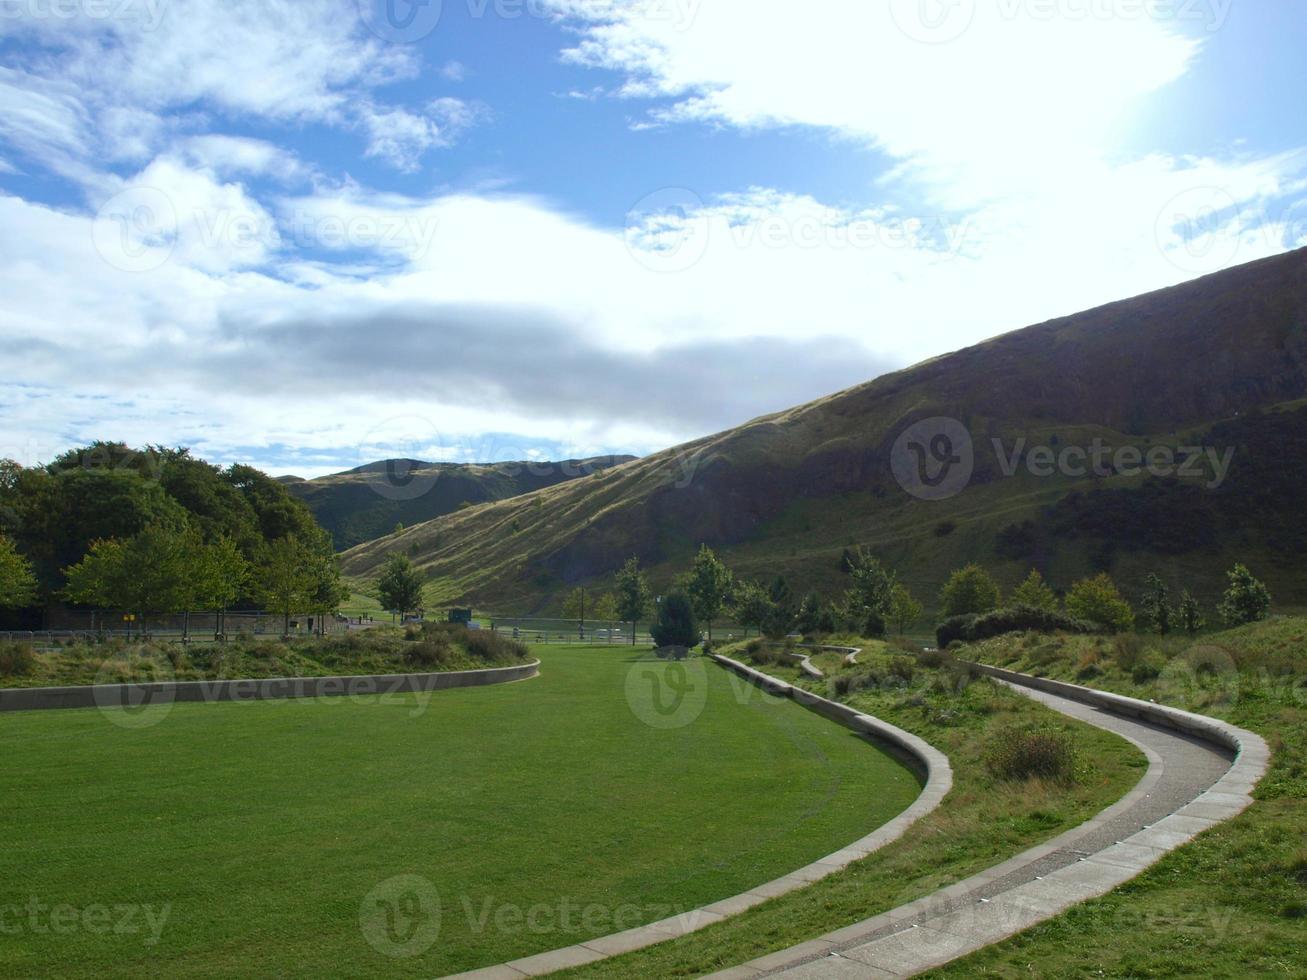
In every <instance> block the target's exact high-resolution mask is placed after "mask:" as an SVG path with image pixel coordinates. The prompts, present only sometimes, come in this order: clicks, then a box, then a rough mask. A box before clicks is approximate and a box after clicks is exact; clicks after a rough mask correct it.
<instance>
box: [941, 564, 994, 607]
mask: <svg viewBox="0 0 1307 980" xmlns="http://www.w3.org/2000/svg"><path fill="white" fill-rule="evenodd" d="M940 600H941V604H942V605H943V607H944V615H946V616H965V615H968V614H976V615H979V614H981V613H987V612H989V611H990V610H991V609H995V608H997V607H998V604H999V602H1000V601H1001V594H1000V592H999V588H998V583H997V582H995V581H994V580H993V579H992V578H990V576H989V573H988V572H986V571H985V570H984V569H983V568H981V567H980V566H979V565H968V566H967V567H966V568H962V569H959V570H958V571H956V572H954V573H953V574H952V575H951V576H949V580H948V582H947V583H945V585H944V588H943V589H942V590H941V591H940Z"/></svg>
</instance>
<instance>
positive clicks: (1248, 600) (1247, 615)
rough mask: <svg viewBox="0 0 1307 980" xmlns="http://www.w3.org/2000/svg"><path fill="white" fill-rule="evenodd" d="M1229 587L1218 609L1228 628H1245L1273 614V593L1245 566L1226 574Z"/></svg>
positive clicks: (1237, 566) (1235, 567)
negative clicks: (1247, 624)
mask: <svg viewBox="0 0 1307 980" xmlns="http://www.w3.org/2000/svg"><path fill="white" fill-rule="evenodd" d="M1226 578H1227V579H1228V581H1229V585H1228V587H1227V588H1226V590H1225V596H1224V597H1223V598H1222V599H1221V604H1220V605H1219V606H1218V607H1217V609H1218V611H1219V612H1220V613H1221V619H1222V620H1224V621H1225V625H1227V626H1243V625H1244V624H1245V623H1255V622H1257V621H1259V620H1262V619H1265V618H1266V617H1267V616H1269V615H1270V612H1271V593H1270V591H1269V590H1268V589H1267V588H1266V586H1265V585H1264V584H1263V583H1262V582H1260V581H1258V579H1257V578H1256V577H1254V575H1253V573H1252V572H1250V571H1248V569H1247V568H1246V567H1244V566H1243V565H1235V566H1234V568H1232V569H1230V571H1229V572H1227V573H1226Z"/></svg>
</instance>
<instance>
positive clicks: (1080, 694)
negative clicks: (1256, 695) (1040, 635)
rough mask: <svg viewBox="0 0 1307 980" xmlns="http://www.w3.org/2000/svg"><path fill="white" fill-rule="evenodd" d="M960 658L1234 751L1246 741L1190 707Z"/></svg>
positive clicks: (998, 675) (1011, 679)
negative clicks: (1173, 706)
mask: <svg viewBox="0 0 1307 980" xmlns="http://www.w3.org/2000/svg"><path fill="white" fill-rule="evenodd" d="M962 662H963V663H968V665H969V666H971V667H973V668H974V669H975V670H978V671H979V672H980V673H982V674H985V675H986V676H988V677H993V678H995V679H997V680H1001V681H1007V682H1008V683H1009V684H1017V685H1020V686H1021V687H1030V688H1034V689H1035V690H1036V691H1045V692H1047V693H1049V694H1056V695H1058V696H1059V697H1064V698H1069V699H1070V700H1072V701H1079V702H1080V703H1081V704H1092V705H1093V706H1094V707H1096V708H1103V709H1104V710H1106V711H1111V712H1112V713H1113V714H1118V715H1125V716H1127V717H1129V718H1138V719H1139V720H1141V721H1147V722H1151V723H1153V724H1155V725H1161V726H1163V727H1165V728H1170V729H1173V730H1175V731H1178V732H1182V733H1184V734H1185V735H1192V736H1194V737H1195V738H1200V739H1202V740H1204V741H1207V742H1212V743H1214V744H1216V745H1223V746H1225V747H1226V748H1228V749H1230V750H1231V751H1233V752H1234V753H1235V754H1236V755H1238V754H1239V753H1240V752H1242V751H1243V750H1244V747H1245V746H1246V745H1247V744H1248V741H1249V740H1248V737H1247V736H1248V735H1249V734H1250V733H1248V732H1244V731H1242V729H1238V728H1235V727H1234V726H1233V725H1227V724H1226V723H1225V722H1222V721H1218V720H1216V719H1215V718H1208V717H1205V716H1204V715H1196V714H1193V713H1192V712H1189V711H1181V710H1180V709H1179V708H1169V707H1167V706H1166V705H1164V704H1154V703H1153V702H1151V701H1140V700H1139V699H1138V698H1130V697H1126V696H1125V695H1124V694H1112V693H1110V692H1108V691H1097V690H1095V689H1093V688H1091V687H1081V686H1080V685H1079V684H1069V683H1067V682H1066V681H1055V680H1052V679H1050V678H1047V677H1035V676H1033V675H1031V674H1020V673H1017V672H1016V671H1014V670H1005V669H1004V668H1002V667H991V666H989V665H988V664H974V663H969V662H968V661H962ZM1259 741H1260V739H1259Z"/></svg>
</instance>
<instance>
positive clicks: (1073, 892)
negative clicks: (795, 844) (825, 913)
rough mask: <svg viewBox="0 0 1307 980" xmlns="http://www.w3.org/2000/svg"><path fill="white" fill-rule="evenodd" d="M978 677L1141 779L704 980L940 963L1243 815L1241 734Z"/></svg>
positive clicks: (1257, 752) (1248, 753)
mask: <svg viewBox="0 0 1307 980" xmlns="http://www.w3.org/2000/svg"><path fill="white" fill-rule="evenodd" d="M980 669H981V670H983V671H984V672H985V673H987V674H989V675H991V676H994V677H995V678H996V679H997V680H998V682H999V683H1003V684H1008V685H1009V686H1011V687H1013V688H1014V689H1016V690H1018V691H1020V692H1021V693H1022V694H1025V695H1026V696H1028V697H1031V698H1034V699H1036V700H1038V701H1041V702H1043V703H1044V704H1046V705H1048V706H1049V707H1050V708H1053V709H1054V710H1056V711H1059V712H1061V713H1062V714H1065V715H1069V716H1070V717H1073V718H1078V719H1080V720H1082V721H1085V722H1087V723H1089V724H1091V725H1095V726H1097V727H1099V728H1103V729H1106V730H1108V731H1111V732H1114V733H1116V734H1118V735H1120V736H1122V737H1123V738H1125V739H1128V740H1129V741H1131V742H1133V743H1134V744H1135V745H1137V746H1139V747H1140V748H1141V749H1142V750H1143V751H1144V753H1145V754H1146V755H1147V757H1148V761H1149V767H1148V772H1147V774H1146V775H1145V776H1144V777H1143V779H1141V780H1140V782H1139V784H1138V785H1137V786H1136V787H1135V789H1134V790H1132V791H1131V792H1130V793H1129V794H1127V795H1126V796H1125V797H1124V798H1123V799H1122V800H1120V801H1119V802H1118V803H1116V804H1115V805H1113V806H1112V807H1109V808H1108V809H1107V810H1104V811H1103V812H1102V813H1101V814H1099V815H1098V816H1097V817H1095V818H1094V819H1093V820H1090V821H1089V822H1087V823H1084V824H1081V825H1080V826H1079V827H1075V828H1073V829H1072V830H1070V831H1067V832H1066V833H1064V834H1062V835H1061V836H1059V837H1057V838H1055V839H1054V840H1052V841H1049V842H1048V843H1046V844H1043V845H1041V846H1039V847H1035V848H1032V849H1030V850H1028V851H1026V852H1024V853H1022V854H1019V855H1017V856H1016V857H1014V858H1012V859H1011V860H1009V861H1006V862H1004V863H1003V864H1000V865H998V866H997V867H994V868H991V869H989V870H988V871H985V872H982V873H981V874H978V875H975V876H973V877H971V878H968V879H966V880H965V881H962V882H959V883H958V884H956V885H953V886H951V887H949V888H946V889H943V890H942V891H939V892H936V893H935V894H933V895H930V896H928V897H926V898H923V899H921V900H919V901H916V902H913V903H911V904H909V905H904V906H901V907H899V908H896V909H893V910H891V911H889V912H886V913H883V914H881V915H878V916H875V917H874V918H871V919H867V920H865V921H863V922H860V923H857V924H855V925H852V926H849V927H847V928H844V929H840V930H838V931H836V932H832V933H828V934H827V935H825V936H822V937H821V938H819V939H815V940H812V941H811V942H807V943H803V944H801V945H799V946H795V947H792V948H791V949H787V950H782V951H780V952H778V953H774V954H772V955H770V956H765V957H762V958H760V959H757V960H754V961H752V962H750V963H746V964H744V965H742V966H738V967H734V968H732V969H729V970H725V971H722V972H720V973H716V974H713V976H714V977H717V978H719V980H734V978H745V977H758V976H782V977H787V978H791V980H802V978H814V980H815V978H821V980H831V978H834V980H839V978H850V980H853V978H857V980H862V978H876V977H901V976H913V975H915V974H917V973H920V972H922V971H924V970H928V969H930V968H932V967H936V966H940V965H942V964H944V963H947V962H949V961H950V960H953V959H956V958H957V957H959V956H963V955H965V954H967V953H971V952H974V951H975V950H977V949H980V948H982V947H984V946H987V945H990V944H992V943H995V942H998V941H1000V940H1002V939H1005V938H1007V937H1009V936H1011V935H1014V934H1016V933H1018V932H1021V931H1022V930H1024V929H1027V928H1029V927H1030V926H1032V925H1035V924H1036V923H1038V922H1042V921H1044V920H1046V919H1049V918H1052V917H1053V916H1055V915H1057V914H1058V913H1059V912H1061V911H1063V910H1064V909H1066V908H1069V907H1070V906H1072V905H1075V904H1078V903H1080V902H1084V901H1087V900H1089V899H1091V898H1095V897H1098V896H1099V895H1103V894H1106V893H1107V892H1109V891H1111V890H1112V889H1114V888H1116V887H1117V886H1118V885H1121V884H1123V883H1124V882H1126V881H1129V880H1130V879H1131V878H1133V877H1135V876H1136V875H1138V874H1139V873H1140V872H1142V871H1143V870H1144V869H1146V868H1147V867H1149V866H1150V865H1152V864H1153V863H1154V862H1156V861H1158V860H1159V859H1161V858H1162V857H1163V856H1164V855H1165V854H1166V853H1168V852H1169V851H1171V850H1174V849H1175V848H1177V847H1180V846H1181V845H1183V844H1184V843H1186V842H1187V841H1189V840H1190V839H1192V838H1193V837H1194V836H1196V835H1197V834H1200V833H1202V832H1203V831H1205V830H1207V829H1209V828H1211V827H1213V826H1215V825H1216V824H1217V823H1219V822H1221V821H1222V820H1227V819H1230V818H1231V817H1233V816H1235V815H1237V814H1238V813H1240V812H1242V811H1243V809H1244V808H1246V807H1247V806H1248V805H1249V804H1250V803H1251V802H1252V800H1251V796H1250V794H1251V792H1252V790H1253V788H1254V787H1255V786H1256V784H1257V781H1258V780H1259V779H1260V778H1261V776H1262V775H1263V773H1264V772H1265V769H1266V765H1267V762H1268V760H1269V751H1268V750H1267V748H1266V744H1265V743H1264V742H1263V741H1262V740H1261V739H1260V738H1259V737H1258V736H1256V735H1254V734H1252V733H1251V732H1246V731H1243V730H1242V729H1237V728H1234V727H1233V726H1229V725H1225V724H1224V723H1221V722H1217V721H1215V720H1214V719H1208V718H1204V717H1202V716H1199V715H1191V714H1188V713H1186V712H1181V711H1176V710H1175V709H1170V708H1163V707H1160V706H1157V705H1152V704H1148V703H1145V702H1140V701H1135V700H1134V699H1130V698H1124V697H1120V696H1117V695H1106V694H1102V693H1101V692H1094V691H1091V690H1089V689H1086V688H1076V687H1075V686H1074V685H1065V684H1058V683H1056V682H1048V681H1042V680H1037V679H1034V678H1027V677H1025V676H1024V675H1019V674H1013V673H1011V672H1008V671H1001V670H997V669H995V668H985V667H982V668H980ZM1031 685H1038V686H1039V687H1043V688H1047V689H1046V690H1036V689H1034V688H1033V687H1032V686H1031ZM1086 700H1089V701H1092V702H1096V703H1085V702H1086ZM1141 715H1142V716H1149V717H1151V718H1152V719H1153V720H1143V719H1142V718H1140V717H1137V716H1141ZM1132 716H1136V717H1132ZM1157 722H1163V723H1164V724H1159V723H1157ZM1236 748H1237V755H1236V751H1235V750H1236ZM1232 760H1233V762H1234V764H1233V765H1232V764H1231V763H1232Z"/></svg>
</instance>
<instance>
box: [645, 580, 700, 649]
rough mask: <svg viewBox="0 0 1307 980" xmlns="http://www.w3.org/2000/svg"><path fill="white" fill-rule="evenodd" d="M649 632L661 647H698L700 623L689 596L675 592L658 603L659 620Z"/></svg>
mask: <svg viewBox="0 0 1307 980" xmlns="http://www.w3.org/2000/svg"><path fill="white" fill-rule="evenodd" d="M649 633H650V635H651V636H652V637H653V641H654V643H655V644H657V645H658V646H660V647H697V646H698V645H699V639H700V637H699V624H698V623H697V622H696V621H695V618H694V608H693V606H691V604H690V598H689V596H687V595H686V594H685V593H683V592H673V593H672V594H671V595H669V596H667V597H666V598H665V599H663V601H662V602H660V603H659V604H658V622H657V623H655V624H654V625H653V626H652V627H651V628H650V630H649Z"/></svg>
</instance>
